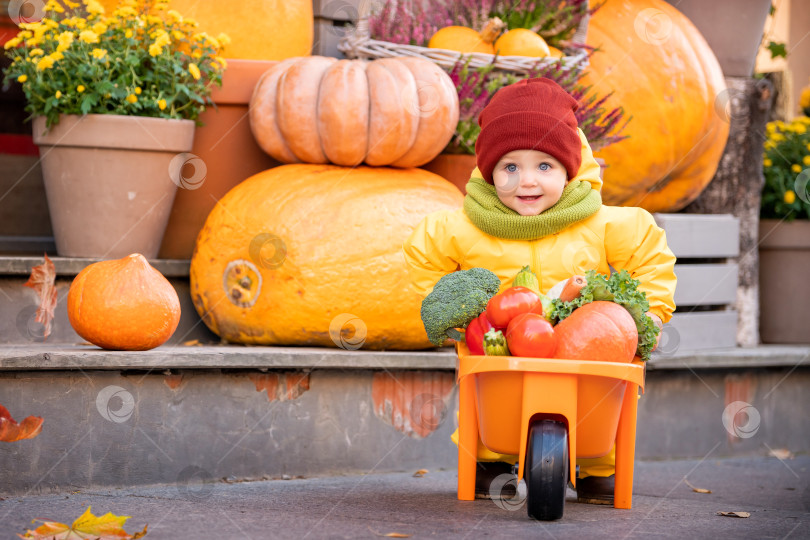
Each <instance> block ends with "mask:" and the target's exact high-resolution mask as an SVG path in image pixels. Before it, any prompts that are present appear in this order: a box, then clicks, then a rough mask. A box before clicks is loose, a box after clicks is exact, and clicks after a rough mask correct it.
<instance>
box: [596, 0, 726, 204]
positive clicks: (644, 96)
mask: <svg viewBox="0 0 810 540" xmlns="http://www.w3.org/2000/svg"><path fill="white" fill-rule="evenodd" d="M587 41H588V44H589V45H592V46H595V47H599V48H600V52H597V53H596V54H594V55H593V56H592V57H591V59H590V67H589V68H588V71H587V73H586V76H585V78H584V79H583V82H584V83H586V84H593V85H595V90H596V91H597V92H598V93H599V94H607V93H608V92H614V94H613V96H611V98H610V99H609V100H608V101H607V103H606V107H608V108H610V107H615V106H617V105H621V106H623V107H624V108H625V110H626V113H627V114H629V115H632V117H633V119H632V120H631V121H630V123H629V124H628V125H627V129H626V131H625V134H627V135H629V138H627V139H625V140H622V141H620V142H618V143H616V144H613V145H610V146H608V147H607V148H605V149H604V150H601V151H599V152H597V156H598V157H601V158H603V159H605V161H606V162H607V164H608V167H607V169H606V170H605V175H604V181H605V184H604V187H603V189H602V197H603V199H604V201H605V203H606V204H614V205H625V206H641V207H643V208H646V209H647V210H649V211H651V212H673V211H677V210H680V209H681V208H683V207H684V206H686V205H687V204H689V203H690V202H692V201H693V200H694V199H696V198H697V196H698V195H699V194H700V192H701V191H702V190H703V189H704V188H705V187H706V185H707V184H708V183H709V182H710V181H711V179H712V177H713V176H714V173H715V171H716V170H717V165H718V163H719V161H720V156H721V155H722V153H723V149H724V148H725V145H726V139H727V138H728V131H729V123H728V120H727V118H726V116H725V115H724V112H723V110H722V109H723V104H724V99H725V98H726V97H727V96H726V95H725V94H724V90H725V88H726V85H725V81H724V78H723V73H722V71H721V69H720V65H719V64H718V62H717V58H716V57H715V55H714V53H713V52H712V50H711V49H710V48H709V46H708V45H707V44H706V40H705V39H704V38H703V36H702V35H701V34H700V32H699V31H698V30H697V29H696V28H695V26H694V25H693V24H692V23H691V21H689V19H687V18H686V16H684V15H683V14H681V13H680V12H679V11H678V10H676V9H675V8H674V7H672V6H671V5H669V4H668V3H667V2H665V1H664V0H611V1H610V2H606V3H605V4H604V5H603V6H602V7H601V8H599V10H598V11H597V12H596V13H595V14H594V16H593V17H592V18H591V19H590V21H589V24H588V39H587ZM717 106H719V108H720V110H719V111H718V110H717Z"/></svg>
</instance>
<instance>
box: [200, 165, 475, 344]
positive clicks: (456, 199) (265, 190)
mask: <svg viewBox="0 0 810 540" xmlns="http://www.w3.org/2000/svg"><path fill="white" fill-rule="evenodd" d="M462 201H463V196H462V195H461V193H459V191H458V189H456V187H455V186H454V185H453V184H451V183H450V182H448V181H446V180H444V179H443V178H441V177H439V176H437V175H435V174H433V173H430V172H428V171H424V170H421V169H392V168H370V167H363V166H361V167H357V168H352V169H349V168H344V167H336V166H334V165H310V164H296V165H283V166H280V167H276V168H273V169H269V170H267V171H264V172H261V173H259V174H256V175H254V176H252V177H250V178H248V179H247V180H245V181H244V182H242V183H240V184H239V185H237V186H236V187H234V188H233V189H232V190H231V191H229V192H228V193H227V195H225V197H223V198H222V199H221V200H220V201H219V203H218V204H217V206H216V207H215V208H214V210H213V211H212V212H211V214H210V215H209V216H208V219H207V220H206V222H205V225H204V227H203V229H202V231H201V232H200V235H199V237H198V238H197V245H196V248H195V251H194V255H193V257H192V259H191V297H192V300H193V301H194V305H195V307H196V308H197V311H198V312H199V314H200V316H201V317H202V319H203V321H205V324H206V325H208V327H209V328H210V329H211V330H212V331H214V332H215V333H216V334H218V335H219V336H221V337H222V338H224V339H226V340H227V341H230V342H237V343H248V344H263V345H319V346H329V347H334V346H338V347H342V348H345V349H358V348H360V347H363V348H365V349H418V348H426V347H431V344H430V342H429V341H428V339H427V336H426V335H425V330H424V327H423V325H422V321H421V319H420V317H419V309H420V305H421V297H420V296H419V295H417V294H416V293H415V292H413V291H412V290H411V288H410V279H409V277H408V272H407V267H406V263H405V259H404V256H403V254H402V243H403V241H405V239H406V238H407V237H408V236H409V235H410V233H411V232H412V231H413V229H414V228H415V227H416V225H417V224H418V223H419V222H420V221H421V220H422V218H423V217H424V216H425V215H427V214H429V213H431V212H433V211H435V210H442V209H450V208H459V207H460V206H461V204H462Z"/></svg>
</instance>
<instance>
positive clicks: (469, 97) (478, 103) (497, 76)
mask: <svg viewBox="0 0 810 540" xmlns="http://www.w3.org/2000/svg"><path fill="white" fill-rule="evenodd" d="M449 74H450V79H451V80H452V81H453V84H454V85H455V86H456V91H457V92H458V102H459V120H458V126H457V128H456V132H455V133H454V134H453V138H452V139H450V143H449V144H448V145H447V147H446V148H445V149H444V151H445V152H447V153H450V154H474V153H475V140H476V139H477V138H478V133H479V132H480V131H481V128H480V127H479V126H478V115H479V114H480V113H481V111H482V110H483V108H484V107H486V105H487V103H489V100H490V99H491V98H492V96H493V95H494V94H495V92H497V91H498V90H499V89H500V88H503V87H504V86H507V85H510V84H512V83H514V82H517V81H519V80H521V79H526V78H534V77H546V78H549V79H551V80H552V81H554V82H556V83H557V84H559V85H560V86H561V87H562V88H563V89H564V90H565V91H566V92H568V93H570V94H571V95H572V96H573V97H574V99H576V100H577V101H578V102H579V108H578V109H577V112H576V117H577V123H578V124H579V127H580V129H581V130H582V132H583V133H584V134H585V137H586V138H587V139H588V142H589V143H590V145H591V148H592V149H593V150H594V151H596V150H599V149H601V148H604V147H606V146H608V145H610V144H613V143H615V142H618V141H620V140H622V139H624V138H626V136H625V135H622V132H623V130H624V128H625V126H626V125H627V122H629V121H630V118H625V116H624V109H623V108H622V107H615V108H613V109H610V110H608V109H607V106H606V102H607V100H608V99H609V98H610V96H611V95H612V93H610V94H607V95H605V96H601V97H600V96H598V95H596V93H595V92H594V91H593V87H592V86H585V85H583V84H581V83H580V82H579V81H580V79H581V78H582V75H583V68H582V66H581V65H579V66H573V67H571V68H570V69H564V67H563V65H562V64H561V63H560V62H554V63H551V64H548V65H544V66H539V67H537V68H535V69H532V70H530V71H529V73H528V74H526V75H516V74H514V73H507V72H503V71H498V70H495V66H494V63H493V64H490V65H488V66H484V67H480V68H471V67H470V66H469V59H468V60H465V61H458V62H456V64H455V65H454V66H453V68H452V69H451V70H450V73H449Z"/></svg>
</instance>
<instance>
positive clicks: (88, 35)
mask: <svg viewBox="0 0 810 540" xmlns="http://www.w3.org/2000/svg"><path fill="white" fill-rule="evenodd" d="M79 39H80V40H82V41H84V42H85V43H98V34H96V33H95V32H93V31H92V30H82V32H81V33H80V34H79Z"/></svg>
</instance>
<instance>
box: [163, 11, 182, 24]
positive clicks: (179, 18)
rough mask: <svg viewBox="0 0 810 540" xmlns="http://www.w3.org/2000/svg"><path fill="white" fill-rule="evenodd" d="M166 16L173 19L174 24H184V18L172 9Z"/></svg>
mask: <svg viewBox="0 0 810 540" xmlns="http://www.w3.org/2000/svg"><path fill="white" fill-rule="evenodd" d="M166 15H168V16H169V17H171V18H172V20H173V22H183V16H182V15H180V13H179V12H178V11H177V10H175V9H170V10H169V11H167V12H166Z"/></svg>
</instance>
